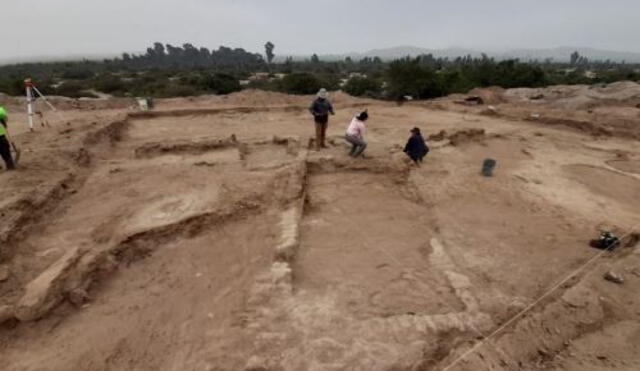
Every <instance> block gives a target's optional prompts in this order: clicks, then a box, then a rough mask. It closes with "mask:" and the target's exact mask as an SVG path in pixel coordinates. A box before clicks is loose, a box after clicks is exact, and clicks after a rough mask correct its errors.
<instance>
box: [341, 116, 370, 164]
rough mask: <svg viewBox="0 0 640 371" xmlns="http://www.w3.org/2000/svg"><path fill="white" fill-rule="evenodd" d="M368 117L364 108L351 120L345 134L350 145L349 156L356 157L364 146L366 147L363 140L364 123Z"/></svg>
mask: <svg viewBox="0 0 640 371" xmlns="http://www.w3.org/2000/svg"><path fill="white" fill-rule="evenodd" d="M368 118H369V114H368V113H367V111H366V110H365V111H363V112H361V113H360V114H359V115H357V116H356V117H354V118H353V120H351V123H350V124H349V127H348V128H347V134H346V136H345V138H346V139H347V142H349V143H351V145H352V147H351V151H350V152H349V156H352V157H358V156H360V155H361V154H362V153H363V152H364V150H365V148H367V142H365V140H364V133H365V126H364V123H365V121H367V119H368Z"/></svg>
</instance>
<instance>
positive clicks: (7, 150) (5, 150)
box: [0, 106, 16, 170]
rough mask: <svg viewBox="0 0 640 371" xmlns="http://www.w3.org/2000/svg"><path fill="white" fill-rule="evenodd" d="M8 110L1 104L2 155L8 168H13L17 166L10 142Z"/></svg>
mask: <svg viewBox="0 0 640 371" xmlns="http://www.w3.org/2000/svg"><path fill="white" fill-rule="evenodd" d="M7 121H9V117H8V116H7V111H6V110H5V109H4V107H2V106H0V156H2V159H3V160H4V163H5V165H6V167H7V170H13V169H15V168H16V166H15V164H14V163H13V157H12V156H11V143H10V142H9V139H10V138H9V129H7Z"/></svg>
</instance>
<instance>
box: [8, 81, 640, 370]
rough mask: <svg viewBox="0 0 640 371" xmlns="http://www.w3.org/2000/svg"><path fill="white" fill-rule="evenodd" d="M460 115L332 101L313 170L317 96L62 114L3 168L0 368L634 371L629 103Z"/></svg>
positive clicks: (540, 102) (434, 108)
mask: <svg viewBox="0 0 640 371" xmlns="http://www.w3.org/2000/svg"><path fill="white" fill-rule="evenodd" d="M473 95H474V97H481V98H482V99H481V100H480V104H477V103H478V99H473V100H468V99H467V97H465V96H449V97H446V98H441V99H436V100H430V101H415V102H406V103H404V104H399V103H396V102H386V101H376V100H370V99H362V98H354V97H350V96H348V95H346V94H343V93H340V92H335V93H332V94H331V98H332V102H333V105H334V108H335V110H336V115H335V116H333V117H331V121H330V122H329V128H328V133H327V147H328V148H323V149H321V150H315V146H314V143H313V140H312V139H311V138H312V137H313V136H314V128H313V120H312V118H310V114H309V112H308V106H309V103H310V101H311V100H312V99H313V97H310V96H290V95H285V94H280V93H273V92H263V91H256V90H245V91H243V92H240V93H234V94H231V95H229V96H203V97H193V98H174V99H160V100H158V101H157V102H156V107H155V108H154V109H153V110H149V111H141V110H140V109H139V108H138V107H137V106H136V102H135V101H133V100H129V99H124V98H105V99H94V100H73V99H67V98H52V102H53V103H54V104H55V105H56V106H57V107H59V110H60V111H59V113H60V115H59V116H52V117H51V119H50V126H49V127H45V128H39V127H38V128H36V130H35V131H33V132H29V131H28V130H26V128H24V127H19V125H18V124H16V125H15V130H14V133H15V134H14V135H13V136H14V138H15V141H16V142H17V143H18V144H19V145H20V147H21V149H22V156H21V159H20V164H19V168H18V169H17V170H16V171H13V172H5V171H0V192H1V193H0V194H1V195H2V197H1V198H0V369H1V370H4V371H27V370H29V371H40V370H60V371H64V370H75V371H82V370H86V371H93V370H132V371H133V370H136V371H137V370H149V371H151V370H176V371H178V370H202V371H205V370H209V371H223V370H224V371H233V370H246V371H260V370H263V371H267V370H268V371H304V370H310V371H321V370H322V371H324V370H335V371H338V370H361V371H377V370H379V371H404V370H407V371H418V370H423V371H426V370H429V371H430V370H434V371H478V370H480V371H481V370H496V371H510V370H524V371H532V370H550V371H559V370H568V371H632V370H640V244H639V242H640V235H639V233H640V224H639V223H640V146H639V145H638V143H639V142H638V140H640V124H639V123H640V109H638V108H637V105H638V104H640V85H638V84H636V83H616V84H610V85H606V86H600V87H588V86H572V87H567V86H556V87H550V88H545V89H510V90H504V89H498V88H488V89H479V90H478V91H476V92H474V93H473ZM540 97H543V98H540ZM2 99H3V101H2V104H3V105H5V106H6V107H8V108H9V109H12V110H13V111H14V112H17V113H16V114H15V115H13V118H12V121H15V122H24V117H25V116H26V115H25V114H23V113H22V112H24V109H23V107H22V105H21V103H20V102H19V101H18V99H17V98H16V99H13V98H8V97H3V98H2ZM364 109H367V110H368V113H369V120H368V121H367V134H366V135H367V141H368V147H367V149H366V151H365V152H364V156H363V157H358V158H353V157H350V156H348V152H349V148H350V147H349V145H348V143H347V142H346V141H345V138H344V134H345V130H346V128H347V126H348V124H349V122H350V121H351V119H352V117H353V116H354V115H356V114H358V113H359V112H361V111H362V110H364ZM413 127H419V128H420V129H421V130H422V133H423V135H424V138H425V140H426V142H427V145H428V146H429V148H430V151H429V153H428V155H427V156H426V157H425V158H424V161H423V163H422V164H420V165H416V164H414V163H413V162H412V161H410V160H409V159H408V158H407V156H406V155H405V153H403V147H404V144H405V142H406V140H407V138H408V137H409V134H410V133H409V130H410V129H411V128H413ZM486 159H493V160H494V161H495V168H494V169H493V173H492V176H484V175H483V174H482V166H483V161H485V160H486ZM604 231H608V232H611V233H613V234H615V235H616V236H617V237H619V243H618V244H617V245H616V246H614V247H612V248H608V249H605V250H603V249H598V248H596V247H593V246H592V245H593V244H592V243H591V244H590V241H591V240H594V239H598V238H599V236H600V235H601V233H602V232H604Z"/></svg>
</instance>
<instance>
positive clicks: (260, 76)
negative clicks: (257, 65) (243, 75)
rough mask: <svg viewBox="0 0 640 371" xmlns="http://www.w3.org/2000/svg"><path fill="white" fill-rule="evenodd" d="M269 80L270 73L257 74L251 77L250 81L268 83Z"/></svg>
mask: <svg viewBox="0 0 640 371" xmlns="http://www.w3.org/2000/svg"><path fill="white" fill-rule="evenodd" d="M266 80H269V73H268V72H256V73H254V74H253V75H251V76H249V81H266Z"/></svg>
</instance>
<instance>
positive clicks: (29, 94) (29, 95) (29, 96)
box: [24, 79, 35, 131]
mask: <svg viewBox="0 0 640 371" xmlns="http://www.w3.org/2000/svg"><path fill="white" fill-rule="evenodd" d="M24 85H25V87H26V89H27V112H28V113H29V130H31V131H33V115H34V114H35V108H34V107H33V104H34V101H35V96H34V95H33V93H34V91H33V89H34V85H33V81H31V79H26V80H24Z"/></svg>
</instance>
